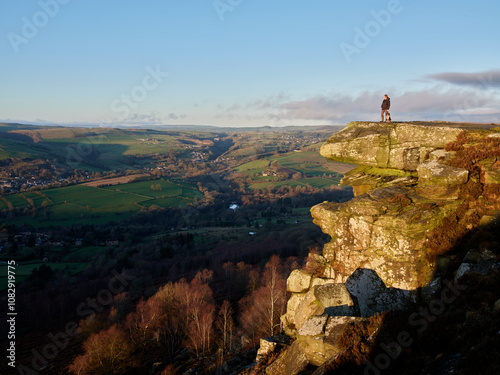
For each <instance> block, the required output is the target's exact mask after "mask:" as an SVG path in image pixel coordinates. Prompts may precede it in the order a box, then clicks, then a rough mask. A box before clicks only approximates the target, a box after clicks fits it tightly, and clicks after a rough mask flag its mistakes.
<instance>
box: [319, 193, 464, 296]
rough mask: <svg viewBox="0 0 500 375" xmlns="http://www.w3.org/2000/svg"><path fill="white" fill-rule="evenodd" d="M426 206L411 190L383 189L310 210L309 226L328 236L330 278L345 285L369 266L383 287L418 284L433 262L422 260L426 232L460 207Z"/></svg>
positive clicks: (445, 204)
mask: <svg viewBox="0 0 500 375" xmlns="http://www.w3.org/2000/svg"><path fill="white" fill-rule="evenodd" d="M427 202H428V199H426V198H423V197H421V196H419V195H417V194H416V192H415V189H413V188H402V187H388V188H382V189H377V190H374V191H372V192H368V193H366V194H362V195H360V196H358V197H356V198H354V199H352V200H351V201H349V202H345V203H328V202H325V203H320V204H318V205H316V206H314V207H313V208H312V209H311V215H312V216H313V218H314V223H315V224H317V225H319V226H320V227H321V229H322V231H323V232H324V233H327V234H329V235H330V236H331V237H332V240H331V241H330V243H328V244H326V245H325V247H324V249H323V256H324V257H325V258H326V259H327V261H328V262H329V265H330V266H329V267H330V269H329V274H330V275H331V276H330V277H332V278H333V279H334V280H335V282H338V283H344V282H346V280H347V279H348V278H349V277H350V276H351V275H352V274H353V273H354V271H356V270H357V269H358V268H368V269H372V270H374V271H375V272H376V273H377V274H378V275H379V277H380V279H381V280H382V282H383V283H384V284H385V286H386V287H393V288H399V289H406V290H411V289H416V288H418V287H420V286H422V283H425V282H426V281H427V274H429V273H432V272H433V270H434V268H433V265H432V264H423V263H422V262H421V258H422V250H423V249H424V248H425V246H426V234H427V232H428V231H429V230H431V229H433V228H435V227H436V226H437V225H439V224H440V223H441V220H442V219H443V218H444V217H445V216H447V214H448V213H450V212H452V211H453V210H455V209H456V208H457V207H458V205H459V204H460V202H459V201H445V202H443V203H441V205H440V206H436V207H433V208H427V206H423V207H424V208H419V205H423V204H425V203H427Z"/></svg>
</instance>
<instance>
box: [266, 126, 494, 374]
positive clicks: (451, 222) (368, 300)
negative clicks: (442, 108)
mask: <svg viewBox="0 0 500 375" xmlns="http://www.w3.org/2000/svg"><path fill="white" fill-rule="evenodd" d="M320 152H321V155H322V156H324V157H326V158H328V159H330V160H334V161H342V162H348V163H353V164H356V165H358V167H357V168H355V169H353V170H352V171H350V172H348V173H347V174H346V175H345V176H344V178H343V180H342V183H343V184H347V185H351V186H352V187H353V191H354V198H353V199H352V200H350V201H349V202H345V203H331V202H323V203H321V204H318V205H316V206H314V207H313V208H312V209H311V214H312V216H313V218H314V223H316V224H317V225H318V226H320V227H321V229H322V230H323V232H325V233H327V234H329V235H330V236H331V241H330V242H329V243H328V244H326V245H325V247H324V248H323V252H322V254H321V255H318V254H316V255H310V257H309V259H308V265H307V267H305V269H304V270H295V271H293V272H292V274H291V275H290V277H289V279H288V282H287V289H288V291H289V292H290V293H291V297H290V299H289V301H288V305H287V311H286V314H285V315H283V316H282V324H283V327H284V331H285V333H286V334H287V335H288V336H291V337H293V338H295V339H296V340H295V341H294V342H293V343H292V345H291V346H290V347H289V348H287V349H286V350H284V351H282V353H281V354H280V355H279V356H278V358H277V360H275V361H274V362H273V363H272V364H271V365H270V366H268V367H267V369H266V372H267V373H268V374H296V373H299V372H300V371H302V370H303V369H304V368H306V366H310V365H314V366H321V365H323V363H325V361H327V360H329V359H331V358H332V357H334V356H335V355H337V354H338V353H339V352H340V348H339V345H338V339H339V336H340V334H341V332H342V330H343V328H345V327H346V325H349V324H352V322H356V321H362V320H363V319H365V318H367V317H370V316H372V315H373V314H375V313H377V312H384V311H387V310H398V309H405V308H408V307H411V306H412V305H413V304H415V303H416V302H418V301H422V299H423V300H425V299H429V298H433V295H435V294H436V293H437V292H438V291H439V290H440V289H441V288H442V282H443V280H444V278H443V277H444V275H445V274H447V275H449V274H450V268H449V267H450V264H454V263H453V261H451V260H450V257H449V256H447V252H448V251H449V250H450V249H452V248H453V246H454V245H455V244H456V242H457V241H458V240H459V239H460V238H462V237H463V236H464V235H465V234H466V233H468V232H470V231H471V230H473V229H474V228H478V227H479V226H481V225H485V224H487V223H489V222H491V221H494V220H495V216H496V215H497V212H498V210H499V209H500V199H499V198H500V129H499V128H495V127H494V126H487V125H477V124H476V125H474V124H450V123H383V124H382V123H368V122H353V123H350V124H349V125H348V126H347V127H346V128H345V129H343V130H342V131H340V132H339V133H336V134H334V135H333V136H332V137H331V138H330V139H329V140H328V141H327V142H326V143H325V144H324V145H323V146H322V148H321V151H320ZM488 251H489V253H488ZM471 252H472V255H471V254H468V255H467V256H468V257H469V258H468V259H463V257H462V259H460V260H459V261H458V263H456V259H454V262H455V263H456V265H458V266H460V268H458V270H454V271H453V272H454V273H453V275H454V277H455V278H457V277H460V276H462V275H463V274H464V273H466V272H472V271H474V269H475V268H476V269H477V268H478V267H482V269H481V270H482V271H484V272H488V271H489V270H491V269H493V268H494V267H496V266H498V256H497V255H496V254H494V253H492V252H491V251H490V250H488V249H484V248H480V247H478V248H477V249H473V250H471V251H470V252H469V253H471ZM470 259H473V260H474V261H472V260H470ZM482 271H481V272H482ZM269 341H272V339H270V340H268V341H265V342H264V343H263V345H262V346H266V343H269ZM274 347H275V346H273V348H274ZM261 354H262V355H265V353H261ZM262 355H261V356H262Z"/></svg>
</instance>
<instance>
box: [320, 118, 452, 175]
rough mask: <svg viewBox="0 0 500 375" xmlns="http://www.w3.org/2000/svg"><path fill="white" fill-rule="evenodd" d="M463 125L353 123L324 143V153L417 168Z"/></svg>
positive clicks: (346, 159)
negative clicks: (454, 126) (452, 126)
mask: <svg viewBox="0 0 500 375" xmlns="http://www.w3.org/2000/svg"><path fill="white" fill-rule="evenodd" d="M460 132H461V129H455V128H448V127H440V126H432V127H430V126H424V125H412V124H397V123H391V124H381V123H351V124H349V125H348V126H347V127H346V128H345V129H343V130H342V131H340V132H338V133H336V134H334V135H333V136H332V137H330V139H329V140H328V141H327V142H326V143H325V144H324V145H323V146H322V147H321V151H320V153H321V155H323V156H324V157H326V158H328V159H331V160H336V161H343V162H349V163H353V164H362V165H370V166H375V167H382V168H395V169H402V170H407V171H414V170H416V169H417V166H418V165H419V164H420V163H421V162H423V161H424V159H425V157H426V155H427V154H428V153H429V152H432V151H434V150H436V149H442V148H444V147H445V146H446V144H447V143H448V142H452V141H454V140H455V139H456V137H457V136H458V134H459V133H460Z"/></svg>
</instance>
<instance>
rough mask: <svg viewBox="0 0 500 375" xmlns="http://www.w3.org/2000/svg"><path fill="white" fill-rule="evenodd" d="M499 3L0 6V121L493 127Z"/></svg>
mask: <svg viewBox="0 0 500 375" xmlns="http://www.w3.org/2000/svg"><path fill="white" fill-rule="evenodd" d="M499 16H500V2H499V1H498V0H477V1H470V0H469V1H463V0H433V1H431V0H372V1H368V0H359V1H337V0H309V1H306V0H142V1H139V0H137V1H136V0H36V1H35V0H23V1H19V0H0V121H1V122H20V123H26V124H59V125H90V126H105V127H108V126H138V125H142V126H144V125H183V124H185V125H188V124H190V125H215V126H231V127H243V126H274V127H279V126H289V125H345V124H347V123H348V122H349V121H379V120H380V105H381V102H382V100H383V96H384V94H388V95H389V97H390V98H391V104H392V105H391V116H392V119H393V121H416V120H435V121H466V122H487V123H491V122H494V123H499V122H500V22H498V19H499Z"/></svg>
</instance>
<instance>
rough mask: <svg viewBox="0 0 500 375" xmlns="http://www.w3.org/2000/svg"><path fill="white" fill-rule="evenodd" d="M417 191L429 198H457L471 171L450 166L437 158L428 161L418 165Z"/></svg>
mask: <svg viewBox="0 0 500 375" xmlns="http://www.w3.org/2000/svg"><path fill="white" fill-rule="evenodd" d="M417 173H418V187H417V192H418V193H419V194H420V195H422V196H425V197H427V198H435V199H441V198H446V199H456V198H458V192H459V190H460V187H461V186H462V185H463V184H465V183H466V182H467V180H468V178H469V171H467V170H466V169H462V168H456V167H450V166H449V165H445V164H442V163H440V162H438V161H436V160H434V161H428V162H425V163H422V164H420V165H419V166H418V167H417Z"/></svg>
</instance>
